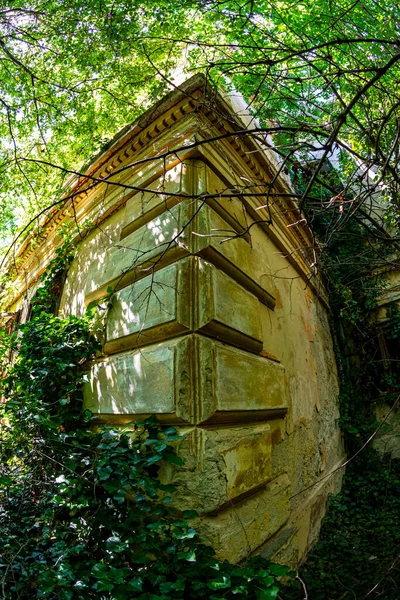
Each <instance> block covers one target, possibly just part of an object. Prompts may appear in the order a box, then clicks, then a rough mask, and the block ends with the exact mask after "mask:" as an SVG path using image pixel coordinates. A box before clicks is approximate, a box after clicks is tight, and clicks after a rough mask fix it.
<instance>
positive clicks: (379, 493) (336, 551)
mask: <svg viewBox="0 0 400 600" xmlns="http://www.w3.org/2000/svg"><path fill="white" fill-rule="evenodd" d="M399 531H400V461H392V462H390V461H388V460H386V461H383V462H382V459H381V458H380V457H378V456H377V455H376V454H375V452H373V451H369V450H367V451H366V452H364V453H363V454H361V455H360V456H359V457H358V458H357V459H356V460H355V461H354V462H352V463H350V465H349V466H348V468H347V472H346V477H345V480H344V486H343V490H342V492H341V493H340V494H338V495H337V496H335V497H332V498H331V499H330V502H329V506H328V515H327V517H326V518H325V520H324V523H323V527H322V530H321V536H320V540H319V542H318V544H317V545H316V547H315V548H314V550H313V551H312V552H311V553H310V555H309V557H308V559H307V563H306V564H305V566H304V567H303V569H302V570H301V577H302V579H303V580H304V582H305V584H306V587H307V591H308V595H309V598H310V599H311V598H312V600H342V599H346V600H347V598H349V599H350V598H354V599H355V600H361V599H364V598H366V596H367V594H369V596H368V598H371V599H373V598H384V599H385V600H397V599H398V598H399V589H400V564H399V559H398V545H399V541H400V540H399ZM290 598H297V599H298V600H300V598H303V596H300V595H299V594H297V593H293V595H292V594H291V593H290V591H288V590H287V593H286V594H285V600H289V599H290Z"/></svg>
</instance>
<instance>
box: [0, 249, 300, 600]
mask: <svg viewBox="0 0 400 600" xmlns="http://www.w3.org/2000/svg"><path fill="white" fill-rule="evenodd" d="M71 257H72V250H71V247H70V240H69V239H67V240H66V242H65V244H64V247H63V248H62V249H61V250H60V251H59V252H58V254H57V256H56V258H55V260H54V261H53V262H52V263H51V265H49V268H48V269H47V271H46V273H45V274H44V277H43V280H42V286H41V287H40V289H39V292H38V293H37V294H36V297H35V300H34V302H33V307H32V316H31V319H30V321H29V322H27V323H25V324H23V325H20V326H19V327H18V328H17V330H16V331H15V332H14V333H13V334H12V335H11V336H10V335H7V334H6V333H5V332H4V331H3V332H2V333H1V337H0V345H1V351H2V352H1V356H2V362H1V369H2V379H1V381H0V391H1V395H2V398H3V402H2V403H1V405H0V424H1V426H0V444H1V445H0V528H1V536H2V546H1V550H0V592H1V596H2V597H3V598H4V599H7V600H8V599H12V600H14V599H18V600H23V599H25V598H26V599H28V598H29V599H32V598H49V599H54V600H55V599H57V600H75V599H76V600H78V599H79V600H86V599H91V598H93V599H94V598H96V599H97V600H99V599H104V600H106V599H110V600H127V599H131V598H137V599H139V600H167V599H172V598H174V599H179V598H182V599H183V598H184V599H190V598H193V599H196V598H199V599H200V598H210V599H217V598H253V599H258V600H274V599H275V598H277V596H278V593H279V589H280V584H279V579H277V578H279V577H281V576H288V575H293V574H291V573H289V569H288V568H287V567H284V566H281V565H274V564H271V563H269V562H267V561H265V560H262V559H260V558H253V559H250V560H248V561H247V562H246V564H244V565H242V566H235V565H232V564H229V563H228V562H223V561H219V560H217V559H216V558H215V557H214V552H213V550H212V548H210V547H207V546H205V545H203V544H202V543H201V542H200V540H199V537H198V535H197V533H196V531H195V530H194V529H193V528H192V527H191V526H190V518H192V517H193V516H194V513H192V512H190V511H186V512H178V511H177V510H176V509H174V506H173V494H174V486H173V485H166V484H162V483H161V482H160V480H159V479H158V477H157V474H158V471H159V468H160V464H161V463H162V461H168V462H170V463H172V464H177V465H181V464H182V459H181V458H180V457H179V456H177V454H176V452H175V450H174V442H175V440H176V439H177V437H178V434H177V432H176V431H175V429H174V428H171V427H169V428H164V429H163V428H161V427H160V426H159V425H157V424H156V422H155V420H154V419H148V420H146V421H143V422H140V423H131V424H130V425H129V426H128V427H126V428H124V429H121V428H113V427H109V426H105V427H104V426H100V425H99V424H97V423H96V420H95V419H94V417H93V415H92V414H91V413H90V412H89V411H88V410H83V392H82V388H83V385H84V384H85V382H86V380H87V374H85V371H86V373H87V372H88V369H87V366H88V365H89V364H90V360H91V359H92V357H93V356H94V354H95V353H96V352H97V351H98V350H99V344H98V342H97V341H96V336H95V335H94V334H93V330H94V323H95V318H96V317H95V312H96V311H95V309H93V307H92V308H91V309H90V311H88V313H87V314H86V315H85V317H83V318H76V317H74V316H73V315H69V316H68V317H66V318H61V317H59V316H55V315H54V311H53V309H54V298H53V294H52V286H53V282H54V277H55V276H57V275H60V273H61V272H62V271H63V269H65V268H66V267H67V266H68V264H69V262H70V260H71ZM10 352H12V353H13V356H14V359H13V361H12V362H11V363H10V362H9V356H10Z"/></svg>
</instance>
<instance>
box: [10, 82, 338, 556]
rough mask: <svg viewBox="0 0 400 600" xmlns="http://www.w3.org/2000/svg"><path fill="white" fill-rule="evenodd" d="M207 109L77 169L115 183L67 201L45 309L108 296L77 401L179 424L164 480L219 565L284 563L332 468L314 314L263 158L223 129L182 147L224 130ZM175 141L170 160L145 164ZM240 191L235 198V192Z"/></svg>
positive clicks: (320, 334) (49, 245) (296, 241)
mask: <svg viewBox="0 0 400 600" xmlns="http://www.w3.org/2000/svg"><path fill="white" fill-rule="evenodd" d="M196 93H198V94H200V91H199V90H198V89H197V91H196V87H195V86H194V90H191V98H197V97H198V96H196ZM201 93H203V92H201ZM219 102H220V107H219V112H218V111H217V113H215V107H214V112H213V111H212V110H211V109H208V108H207V105H206V104H204V103H203V104H200V102H198V103H196V102H194V101H192V104H191V103H190V101H188V99H187V97H184V98H182V97H179V96H177V95H175V96H173V100H172V101H171V100H169V101H167V102H166V103H165V102H164V104H163V105H161V106H160V107H159V108H158V109H157V110H156V112H155V113H154V112H153V113H151V114H150V115H148V116H147V120H144V121H142V122H141V124H140V123H139V125H140V127H139V126H138V125H136V129H135V127H133V130H132V132H131V134H129V132H128V134H126V135H125V137H124V135H123V134H121V136H120V139H119V140H117V141H116V143H115V144H116V146H115V148H114V150H113V149H111V151H110V152H109V153H108V154H106V155H105V157H100V159H99V160H98V161H97V163H95V166H94V167H92V168H91V170H90V169H89V171H88V173H95V174H96V177H99V176H100V175H101V176H103V177H104V176H105V175H104V173H105V174H109V173H113V170H114V171H115V172H116V173H118V175H117V176H116V177H115V179H116V180H118V181H119V182H123V184H124V185H125V188H123V189H121V188H120V187H116V186H113V185H105V184H100V185H98V186H97V187H95V188H93V189H91V191H90V192H89V193H82V195H81V196H80V197H79V196H77V201H76V205H75V206H74V214H75V218H76V219H77V220H78V222H80V223H81V224H82V229H81V231H80V235H81V237H82V241H81V242H80V244H79V246H78V250H77V254H76V258H75V259H74V261H73V263H72V265H71V267H70V269H69V272H68V276H67V280H66V283H65V287H64V291H63V295H62V300H61V306H60V310H61V313H62V314H68V313H70V312H72V313H74V314H76V315H82V314H83V313H84V311H85V307H86V306H87V305H88V304H89V303H90V302H91V301H93V300H101V299H103V298H104V299H106V298H107V296H108V295H109V293H110V290H113V294H112V296H111V308H110V309H109V310H108V313H107V316H106V319H105V325H104V334H103V335H104V355H103V356H102V357H99V358H98V359H97V360H96V361H95V362H94V364H93V365H92V368H91V377H90V383H88V384H87V385H86V388H85V405H86V407H87V408H90V410H92V411H93V412H94V413H95V414H98V415H99V417H101V418H102V419H103V420H104V421H108V422H113V423H121V424H122V423H127V422H129V421H132V420H133V419H134V418H137V417H142V416H144V415H147V414H156V415H157V417H158V418H159V419H160V420H161V421H162V422H164V423H172V424H174V425H175V426H176V427H177V428H178V429H179V431H180V432H181V434H182V438H181V441H180V443H179V453H180V455H181V456H182V457H183V458H184V460H185V466H184V467H182V468H176V467H172V466H165V468H164V469H163V471H162V477H163V478H164V479H165V480H167V481H173V482H174V483H177V484H178V491H177V494H176V502H177V504H178V505H179V506H181V507H184V508H186V509H187V508H194V509H196V510H197V511H198V512H199V517H198V519H197V522H196V526H197V527H198V529H199V531H200V532H201V533H202V535H203V538H204V540H205V541H208V542H210V543H212V545H213V546H214V548H215V549H216V551H217V554H218V555H219V556H220V557H224V558H227V559H229V560H232V561H239V560H241V559H243V558H245V557H246V556H247V555H249V554H252V553H255V552H260V553H262V554H263V555H265V556H267V557H272V556H274V557H275V559H279V560H282V561H285V562H287V561H289V562H291V563H293V564H295V563H296V562H297V561H298V560H300V559H301V558H302V557H303V556H304V554H305V552H306V551H307V549H308V548H309V547H310V545H311V544H312V543H313V542H314V541H315V539H316V536H317V534H318V529H319V526H320V521H321V517H322V515H323V513H324V508H325V500H326V497H327V494H328V493H329V492H331V491H337V490H338V489H339V486H340V477H341V474H340V473H339V474H337V475H335V476H333V477H330V478H328V479H322V481H320V482H319V480H320V479H321V478H323V476H324V475H326V474H327V473H329V472H330V471H331V470H332V469H334V468H335V467H336V466H337V465H338V464H339V463H340V462H341V460H342V458H343V448H342V443H341V437H340V432H339V429H338V426H337V424H336V420H337V418H338V416H339V414H338V405H337V394H338V384H337V373H336V365H335V359H334V354H333V348H332V339H331V334H330V329H329V323H328V318H327V305H326V300H325V293H324V289H323V285H322V283H321V281H319V280H318V278H317V277H316V276H315V277H310V275H311V274H312V273H313V272H312V266H311V264H310V263H311V260H312V252H311V253H310V246H311V245H312V236H311V235H310V232H309V231H308V230H307V229H306V228H305V227H304V226H301V225H298V226H297V225H295V222H296V220H298V217H296V214H295V209H294V206H293V203H292V201H290V200H289V198H290V195H291V194H290V192H291V190H290V187H288V183H287V181H286V180H285V179H284V178H283V177H279V176H278V175H276V165H274V164H273V161H272V159H271V157H269V156H268V153H264V152H262V150H261V147H260V146H255V150H254V147H253V146H251V147H248V146H246V145H245V143H244V142H243V143H242V141H238V140H236V139H235V138H234V137H233V136H232V137H226V138H222V139H221V140H220V141H219V142H218V143H215V144H213V145H210V144H205V145H202V146H200V147H199V148H198V149H196V151H195V153H194V152H193V151H192V148H191V145H192V143H193V141H194V140H197V141H199V140H201V139H202V137H203V138H204V137H212V136H213V134H214V135H215V133H216V132H217V133H218V131H220V127H221V125H220V120H221V112H220V111H222V110H225V111H226V113H227V115H229V114H230V115H231V116H230V119H231V120H230V121H229V120H228V119H226V120H225V123H228V125H229V127H230V128H231V129H232V127H233V125H232V122H233V121H232V119H233V116H232V113H231V112H230V111H231V110H232V107H231V106H230V105H229V101H228V100H227V99H223V98H220V99H219ZM199 106H201V107H202V108H199ZM204 106H206V108H204ZM215 114H217V117H218V118H215ZM174 115H175V117H174V118H173V116H174ZM228 125H226V127H228ZM237 127H239V128H240V127H241V128H243V123H237ZM218 128H219V129H218ZM135 136H136V137H135ZM140 136H142V137H140ZM137 138H139V139H144V141H143V143H142V144H139V142H136V146H135V144H134V142H132V139H133V140H136V139H137ZM249 143H250V142H249ZM251 143H252V144H253V142H251ZM185 144H186V146H187V147H188V150H187V151H185V150H182V151H181V152H180V153H179V156H178V159H177V155H171V156H169V157H168V159H167V160H164V161H160V160H157V159H154V160H153V161H150V160H149V161H148V160H147V159H148V157H151V156H157V154H159V153H160V152H162V151H163V150H164V149H165V148H168V149H170V148H171V147H174V145H175V147H181V146H185ZM132 148H134V150H135V154H134V160H132V156H131V154H130V151H131V150H129V149H132ZM252 148H253V149H252ZM143 159H144V162H143ZM138 161H139V162H138ZM140 161H141V162H140ZM130 164H131V167H129V165H130ZM121 166H122V167H124V166H127V168H126V169H124V170H123V171H121V170H120V169H121ZM274 169H275V176H274ZM272 180H274V183H273V184H268V186H269V187H268V189H269V191H270V194H271V195H270V196H269V198H268V197H266V195H265V193H266V192H265V190H266V187H265V182H271V181H272ZM244 181H245V182H253V183H252V185H251V186H250V187H247V183H246V188H247V190H249V189H250V190H251V194H250V193H249V192H247V193H244V192H243V194H240V193H238V192H237V190H239V191H240V190H241V189H242V187H243V185H244V184H243V182H244ZM263 182H264V183H263ZM73 185H75V186H76V188H77V189H78V190H79V186H82V185H84V179H82V180H79V181H77V182H74V183H73ZM238 186H242V187H241V188H239V187H238ZM138 188H145V190H146V191H138ZM72 189H74V188H73V187H72ZM152 190H153V191H152ZM232 190H235V197H232V193H231V192H232ZM155 192H156V193H155ZM159 192H162V194H160V193H159ZM278 194H279V196H278ZM224 196H230V197H224ZM285 196H287V197H288V200H287V202H286V203H285V202H284V201H283V200H282V198H283V197H285ZM266 202H268V204H269V206H268V207H265V208H262V209H260V206H262V205H263V204H265V203H266ZM68 211H69V212H68ZM62 218H63V219H66V220H68V218H69V219H71V209H70V208H68V207H66V208H65V209H64V213H62ZM271 218H272V223H270V219H271ZM88 220H89V221H91V225H90V226H88V225H87V221H88ZM255 221H258V223H255ZM84 223H86V225H84ZM293 225H294V226H293ZM51 227H52V225H51V226H50V225H47V238H46V239H44V240H43V242H42V244H41V246H40V247H39V249H38V250H37V251H36V252H29V251H25V255H23V253H22V254H21V261H22V262H23V264H24V269H25V274H26V273H28V274H30V280H31V282H30V284H29V285H27V286H26V289H28V290H29V289H31V290H32V289H33V288H32V286H33V285H34V280H35V277H37V276H38V275H39V274H40V272H41V270H43V268H44V266H45V264H46V262H48V260H49V258H50V257H51V252H52V250H51V249H53V251H54V248H55V247H56V246H57V244H59V242H58V241H57V232H56V228H55V227H54V228H53V229H51ZM82 232H85V235H84V234H83V233H82ZM310 255H311V259H310ZM23 256H25V258H23ZM25 279H26V278H25ZM21 281H22V280H21ZM22 287H23V284H22V283H20V288H21V290H22ZM18 303H19V304H20V305H22V304H23V303H24V301H23V296H21V298H20V299H19V300H18V299H17V298H16V299H15V305H14V306H15V307H17V306H18ZM25 304H26V301H25Z"/></svg>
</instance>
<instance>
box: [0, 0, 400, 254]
mask: <svg viewBox="0 0 400 600" xmlns="http://www.w3.org/2000/svg"><path fill="white" fill-rule="evenodd" d="M399 12H400V9H399V7H398V5H397V3H394V2H389V3H385V4H381V3H379V2H377V1H376V0H358V1H357V0H356V1H355V2H351V1H348V0H338V1H337V2H335V3H331V2H326V0H317V1H312V0H308V1H305V2H302V3H299V4H298V3H297V2H293V1H291V0H282V1H280V2H265V1H262V2H257V3H254V2H252V1H250V2H244V3H242V2H239V1H236V0H235V1H229V2H221V1H215V0H209V1H207V0H206V1H204V0H203V1H201V0H200V1H199V0H197V1H194V0H178V2H176V3H174V4H173V5H171V3H170V2H167V1H164V0H162V1H161V2H158V3H156V4H155V3H153V2H148V1H147V0H144V1H141V2H137V1H134V0H129V1H126V0H115V1H111V0H110V1H109V0H89V1H87V2H79V0H67V1H66V2H64V1H63V2H58V1H50V2H43V1H42V0H31V1H30V2H29V3H26V2H22V1H20V2H14V1H13V2H8V1H6V2H5V3H3V6H2V8H1V10H0V31H1V39H0V57H1V61H0V105H1V106H0V141H1V146H0V165H1V179H0V200H1V202H0V231H1V232H2V236H3V240H4V243H7V244H8V243H9V242H10V239H11V237H10V236H11V234H13V233H15V231H16V230H18V228H20V227H21V225H23V224H25V223H26V222H27V220H29V218H32V217H34V216H35V215H36V214H37V213H38V212H39V211H40V210H43V209H44V208H46V207H48V206H51V204H52V203H53V202H54V200H55V199H57V198H60V194H61V186H62V184H63V181H64V180H65V175H66V171H65V170H66V169H74V170H76V169H79V168H83V165H84V164H85V163H86V162H87V161H88V160H89V158H90V157H91V156H92V155H93V154H94V153H95V152H97V151H98V150H100V149H101V148H102V146H104V144H105V143H106V142H107V140H108V139H110V138H111V137H112V136H113V135H114V134H115V133H116V132H117V131H118V130H119V129H120V128H121V127H122V126H124V125H126V124H127V123H129V122H131V121H132V120H134V119H135V118H136V117H137V116H138V115H139V114H140V113H141V112H143V110H144V109H145V108H146V107H147V106H149V105H150V104H152V103H154V102H155V101H156V100H157V99H159V98H160V97H161V96H162V95H163V93H165V92H166V91H167V90H168V89H173V88H174V87H176V85H178V84H176V83H175V77H176V70H177V67H180V68H181V69H183V70H184V71H185V72H186V73H187V76H190V74H193V73H195V72H199V71H200V72H203V73H205V74H206V76H207V77H208V78H209V80H210V81H211V82H212V83H213V84H215V85H217V86H221V85H224V86H225V87H229V86H234V87H235V89H236V90H238V91H239V92H241V93H242V94H243V95H244V97H245V98H246V100H247V101H248V105H249V109H250V110H251V111H252V112H253V114H254V115H255V116H257V117H258V119H259V121H260V124H261V127H262V128H263V129H264V131H265V132H266V133H271V134H273V140H274V145H275V149H276V151H277V152H278V153H279V154H280V155H281V156H282V159H283V165H282V168H285V169H287V170H288V171H289V172H290V174H291V176H292V181H293V183H294V185H295V187H296V191H297V193H298V200H299V208H300V209H301V210H302V211H303V213H304V214H305V215H306V217H307V219H308V220H309V221H310V222H311V221H313V219H315V218H317V219H319V217H322V219H327V228H325V229H324V232H323V234H322V238H324V237H325V238H326V236H328V238H329V236H331V234H332V232H333V231H334V230H336V229H338V228H341V227H342V225H343V224H344V223H346V222H347V220H348V219H349V218H350V217H351V218H352V219H354V220H357V219H358V220H359V222H360V223H361V225H362V227H364V228H365V227H366V226H368V227H369V230H370V232H372V234H373V235H375V236H378V237H380V238H385V237H386V236H387V233H386V232H387V230H388V227H387V226H388V225H389V226H393V225H396V223H397V218H398V209H399V183H400V181H399V172H398V160H399V141H400V139H399V136H400V129H399V106H400V89H399V81H400V77H399V75H400V72H399V60H400V40H399V25H398V23H399V22H400V20H399V16H400V15H399ZM249 135H251V134H250V133H249ZM371 198H374V202H373V205H372V206H371V202H370V200H371ZM328 238H326V239H328ZM323 241H324V240H323Z"/></svg>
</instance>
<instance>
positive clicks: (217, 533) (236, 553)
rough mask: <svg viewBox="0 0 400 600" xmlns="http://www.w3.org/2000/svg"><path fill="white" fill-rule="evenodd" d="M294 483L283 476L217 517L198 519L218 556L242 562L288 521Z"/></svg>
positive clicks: (234, 561)
mask: <svg viewBox="0 0 400 600" xmlns="http://www.w3.org/2000/svg"><path fill="white" fill-rule="evenodd" d="M289 496H290V484H289V479H288V477H287V475H281V476H280V477H278V478H277V479H274V480H273V481H271V482H270V483H268V484H267V485H266V486H265V487H263V488H261V489H260V491H259V492H258V493H256V494H253V495H251V496H250V497H248V498H245V499H243V500H242V501H240V502H238V503H234V504H231V505H228V506H226V507H225V508H224V510H222V511H221V512H218V513H217V514H216V515H215V516H204V517H200V518H199V519H198V523H196V527H197V529H198V530H199V532H200V533H201V535H202V538H203V540H204V541H205V542H209V543H210V544H212V545H213V548H214V550H215V552H216V555H217V556H218V557H221V558H224V559H226V560H229V561H231V562H233V563H236V562H239V561H240V560H242V559H243V558H245V557H246V556H248V555H249V554H251V553H252V552H254V551H255V550H257V548H259V547H260V546H261V545H262V544H264V543H265V542H266V540H268V539H269V538H270V537H271V536H272V535H273V534H274V533H275V532H276V531H278V530H279V529H280V528H281V527H282V526H283V525H284V524H285V523H286V522H287V520H288V518H289V515H290V502H289Z"/></svg>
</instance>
